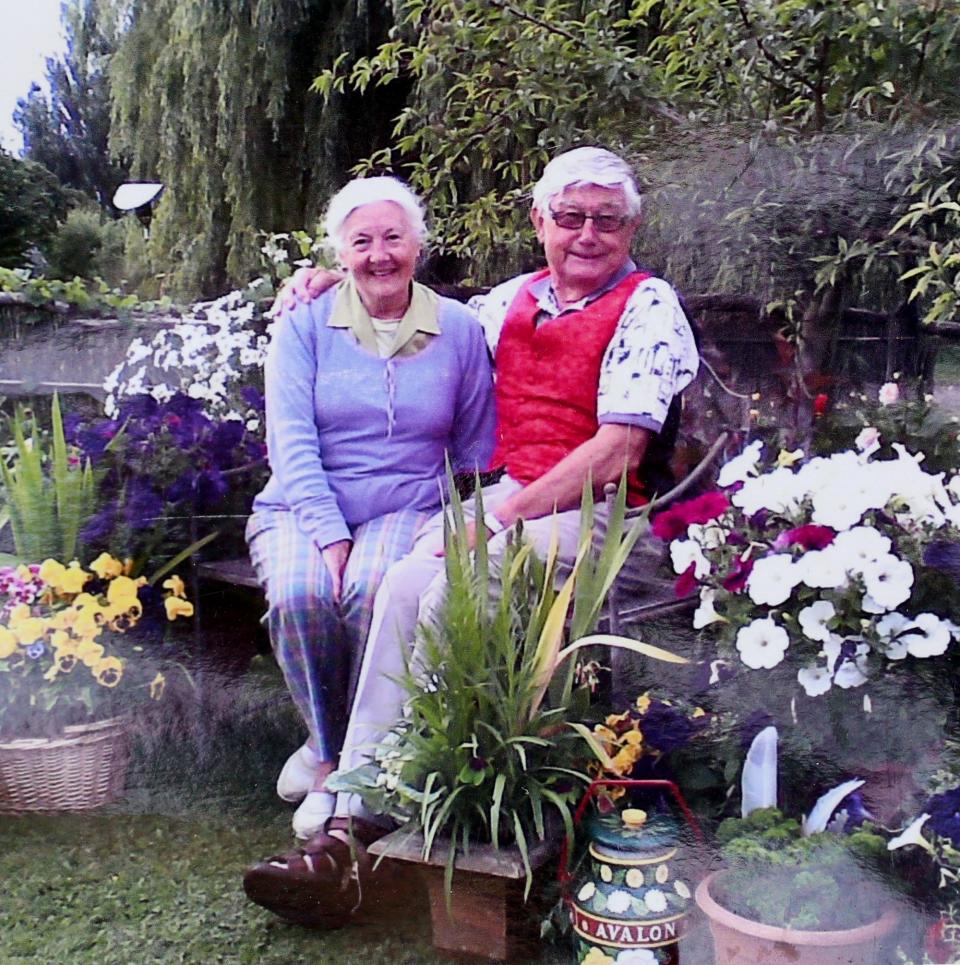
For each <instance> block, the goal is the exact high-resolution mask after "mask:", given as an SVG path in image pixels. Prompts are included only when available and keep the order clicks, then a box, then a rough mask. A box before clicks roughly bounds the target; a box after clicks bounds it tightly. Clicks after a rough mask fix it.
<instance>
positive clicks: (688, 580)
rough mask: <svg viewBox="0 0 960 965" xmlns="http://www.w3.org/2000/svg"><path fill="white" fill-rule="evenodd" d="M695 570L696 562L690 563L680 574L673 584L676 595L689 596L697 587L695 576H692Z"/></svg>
mask: <svg viewBox="0 0 960 965" xmlns="http://www.w3.org/2000/svg"><path fill="white" fill-rule="evenodd" d="M696 570H697V564H696V563H691V564H690V565H689V566H688V567H687V569H686V570H685V571H684V572H683V573H681V574H680V576H679V578H678V579H677V582H676V583H674V585H673V591H674V593H676V594H677V596H690V594H691V593H693V591H694V590H695V589H696V588H697V578H696V576H694V573H695V572H696Z"/></svg>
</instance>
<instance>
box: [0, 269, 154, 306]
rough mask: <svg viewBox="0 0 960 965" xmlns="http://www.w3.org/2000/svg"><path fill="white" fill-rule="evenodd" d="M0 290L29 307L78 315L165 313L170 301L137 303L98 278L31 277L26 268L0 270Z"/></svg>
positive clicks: (135, 297)
mask: <svg viewBox="0 0 960 965" xmlns="http://www.w3.org/2000/svg"><path fill="white" fill-rule="evenodd" d="M0 291H4V292H15V293H19V294H21V295H23V296H24V298H25V299H26V301H27V302H28V303H29V304H31V305H37V306H43V305H49V304H50V303H57V302H61V303H65V304H66V305H68V306H70V307H71V308H75V309H77V310H79V311H82V312H99V313H101V314H104V315H106V314H111V315H117V316H121V317H122V316H124V315H127V314H129V313H130V312H132V311H134V310H138V311H143V312H150V311H168V310H170V308H172V306H173V302H172V301H171V300H170V299H169V298H168V297H166V296H164V297H163V298H159V299H156V300H155V301H141V300H140V299H139V298H138V297H137V296H136V295H133V294H127V293H125V292H123V291H121V290H120V289H119V288H111V287H110V286H109V285H108V284H107V282H105V281H104V280H103V279H102V278H93V279H91V280H89V281H86V280H84V279H83V278H72V279H70V281H61V280H59V279H56V278H46V277H45V276H43V275H40V276H34V275H33V274H32V273H31V272H30V270H29V269H27V268H15V269H11V268H2V267H0Z"/></svg>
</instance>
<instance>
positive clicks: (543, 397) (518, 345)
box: [490, 270, 650, 503]
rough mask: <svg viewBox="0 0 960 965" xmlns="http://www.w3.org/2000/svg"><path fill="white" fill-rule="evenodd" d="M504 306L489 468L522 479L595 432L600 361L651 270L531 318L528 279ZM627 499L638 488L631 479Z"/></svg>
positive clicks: (540, 471)
mask: <svg viewBox="0 0 960 965" xmlns="http://www.w3.org/2000/svg"><path fill="white" fill-rule="evenodd" d="M548 273H549V272H548V271H547V270H544V271H541V272H537V274H535V275H534V276H533V277H532V278H531V279H530V280H529V281H527V282H526V283H525V284H524V285H523V286H522V287H521V289H520V291H519V292H518V293H517V296H516V298H514V300H513V303H512V304H511V305H510V308H509V309H508V310H507V317H506V319H505V320H504V323H503V329H502V331H501V333H500V339H499V342H498V344H497V352H496V358H495V361H496V371H497V382H496V399H497V445H496V449H495V450H494V453H493V458H492V459H491V462H490V468H491V469H499V468H501V467H506V470H507V472H508V473H509V475H510V476H511V477H512V478H513V479H516V480H517V482H521V483H524V484H527V483H530V482H533V480H535V479H539V478H540V477H541V476H542V475H543V474H544V473H545V472H547V471H548V470H550V469H552V468H553V467H554V466H555V465H556V464H557V463H558V462H560V460H561V459H563V458H564V457H565V456H567V455H569V454H570V453H571V452H573V450H574V449H576V448H577V446H579V445H581V444H582V443H584V442H586V441H587V440H588V439H591V438H593V436H595V435H596V434H597V429H598V428H599V424H598V422H597V389H598V386H599V384H600V365H601V362H602V361H603V356H604V353H605V352H606V350H607V346H608V345H609V344H610V340H611V339H612V338H613V335H614V332H615V331H616V329H617V323H618V322H619V321H620V316H621V315H622V314H623V310H624V308H625V307H626V304H627V301H628V300H629V298H630V296H631V295H632V294H633V292H634V290H635V289H636V287H637V285H639V284H640V282H642V281H643V280H644V279H646V278H649V277H650V275H649V274H645V273H644V272H633V273H632V274H630V275H628V276H627V277H626V278H624V279H623V280H622V281H621V282H620V283H619V284H617V285H616V286H614V287H613V288H612V289H611V290H610V291H608V292H605V293H604V294H603V295H601V296H600V297H599V298H598V299H596V301H593V302H591V303H590V304H589V305H587V307H586V308H584V309H581V310H580V311H576V312H568V313H567V314H565V315H561V316H559V317H558V318H553V319H550V320H548V321H545V322H542V323H541V324H540V325H539V326H536V325H534V319H535V317H536V315H537V312H538V308H537V302H536V299H535V298H534V296H533V295H532V294H531V287H532V286H533V284H534V283H535V282H537V281H539V280H540V279H541V278H544V277H546V275H547V274H548ZM630 491H631V496H632V497H633V498H632V499H631V500H630V501H631V503H636V502H637V501H638V497H639V499H640V501H642V497H641V496H640V485H639V480H637V479H634V480H631V486H630Z"/></svg>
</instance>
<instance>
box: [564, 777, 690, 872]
mask: <svg viewBox="0 0 960 965" xmlns="http://www.w3.org/2000/svg"><path fill="white" fill-rule="evenodd" d="M601 787H653V788H657V787H659V788H663V789H664V790H667V791H669V792H670V793H671V794H672V795H673V798H674V800H675V801H676V802H677V807H679V808H680V811H681V813H682V814H683V817H684V820H685V821H686V822H687V824H688V825H689V826H690V830H691V831H693V833H694V836H695V837H696V839H697V840H698V841H699V842H700V843H701V844H702V843H703V840H704V838H703V831H701V830H700V825H699V823H698V822H697V819H696V818H695V817H694V815H693V812H692V811H691V810H690V806H689V805H688V804H687V802H686V800H685V799H684V796H683V794H682V792H681V791H680V788H679V787H677V785H676V783H675V782H674V781H668V780H665V779H663V778H604V777H598V778H597V779H596V780H594V781H591V782H590V786H589V787H588V788H587V789H586V791H584V794H583V797H582V798H580V803H579V804H578V805H577V810H576V813H575V814H574V816H573V823H574V824H575V825H577V824H579V823H580V822H581V820H582V819H583V815H584V812H585V811H586V810H587V805H589V803H590V802H591V801H592V800H593V798H594V796H595V795H596V793H597V791H598V790H599V789H600V788H601ZM569 857H570V856H569V854H568V847H567V839H566V836H564V839H563V845H562V846H561V848H560V867H559V869H558V871H557V878H558V880H559V881H560V884H561V885H567V884H569V882H570V879H571V877H572V876H571V874H570V870H569V868H568V863H569Z"/></svg>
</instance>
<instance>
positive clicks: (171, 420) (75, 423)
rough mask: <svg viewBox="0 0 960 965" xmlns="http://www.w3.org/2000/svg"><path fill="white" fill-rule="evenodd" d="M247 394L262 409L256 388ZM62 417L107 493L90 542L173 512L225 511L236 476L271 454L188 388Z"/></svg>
mask: <svg viewBox="0 0 960 965" xmlns="http://www.w3.org/2000/svg"><path fill="white" fill-rule="evenodd" d="M243 397H244V401H245V402H246V403H247V405H248V406H249V407H250V409H252V410H254V411H255V412H257V413H261V414H262V412H263V396H262V395H261V394H260V393H259V392H258V391H257V390H256V389H253V388H247V389H244V391H243ZM64 421H65V430H66V433H67V438H68V440H69V441H70V442H72V443H73V444H74V445H75V446H77V447H78V448H79V449H80V450H81V451H82V453H83V454H84V456H85V457H89V459H90V461H91V463H92V465H93V467H94V469H95V470H100V471H101V472H103V473H104V477H103V481H102V483H101V492H102V493H103V494H105V495H107V496H108V497H109V498H107V499H106V500H105V501H104V502H103V504H102V506H101V509H100V511H99V512H97V513H96V514H95V515H94V516H93V517H92V518H91V519H90V520H89V521H88V523H87V525H86V526H85V527H84V530H83V532H82V534H81V536H82V539H83V540H84V541H85V542H86V543H87V544H88V545H98V544H100V543H104V542H105V541H107V540H108V539H109V537H110V535H111V534H113V533H115V532H117V530H118V529H121V528H127V529H129V530H131V531H134V532H136V531H140V530H143V529H144V528H145V527H146V528H151V526H152V524H154V523H158V522H160V521H162V520H164V519H165V518H168V517H171V516H181V517H184V518H189V517H190V516H192V515H203V514H210V513H217V512H222V511H223V501H224V499H226V498H227V496H228V495H229V494H230V491H231V475H236V476H242V475H243V470H244V469H245V468H246V467H250V466H255V465H257V464H258V463H261V462H262V460H263V457H264V456H265V454H266V452H265V446H264V444H263V442H262V441H261V440H260V439H259V438H257V437H256V436H255V435H253V434H252V433H248V432H247V431H246V429H245V426H244V423H243V422H242V421H240V420H236V419H234V420H214V419H211V418H210V417H209V416H207V415H206V414H205V413H204V411H203V402H202V401H201V400H199V399H193V398H190V397H189V396H187V395H185V394H184V393H178V394H176V395H174V396H173V397H172V398H171V399H169V400H168V401H167V402H164V403H160V402H158V401H157V400H156V399H154V398H153V397H152V396H150V395H137V396H132V397H130V398H129V399H127V400H126V401H125V402H124V403H123V404H122V405H121V407H120V409H119V411H118V412H117V415H116V418H113V419H108V418H102V419H97V420H94V421H87V420H84V419H82V418H78V417H76V416H73V417H68V418H67V419H65V420H64ZM239 481H241V480H239V479H238V482H239ZM242 481H243V482H244V483H246V482H247V481H248V480H246V479H244V480H242Z"/></svg>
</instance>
